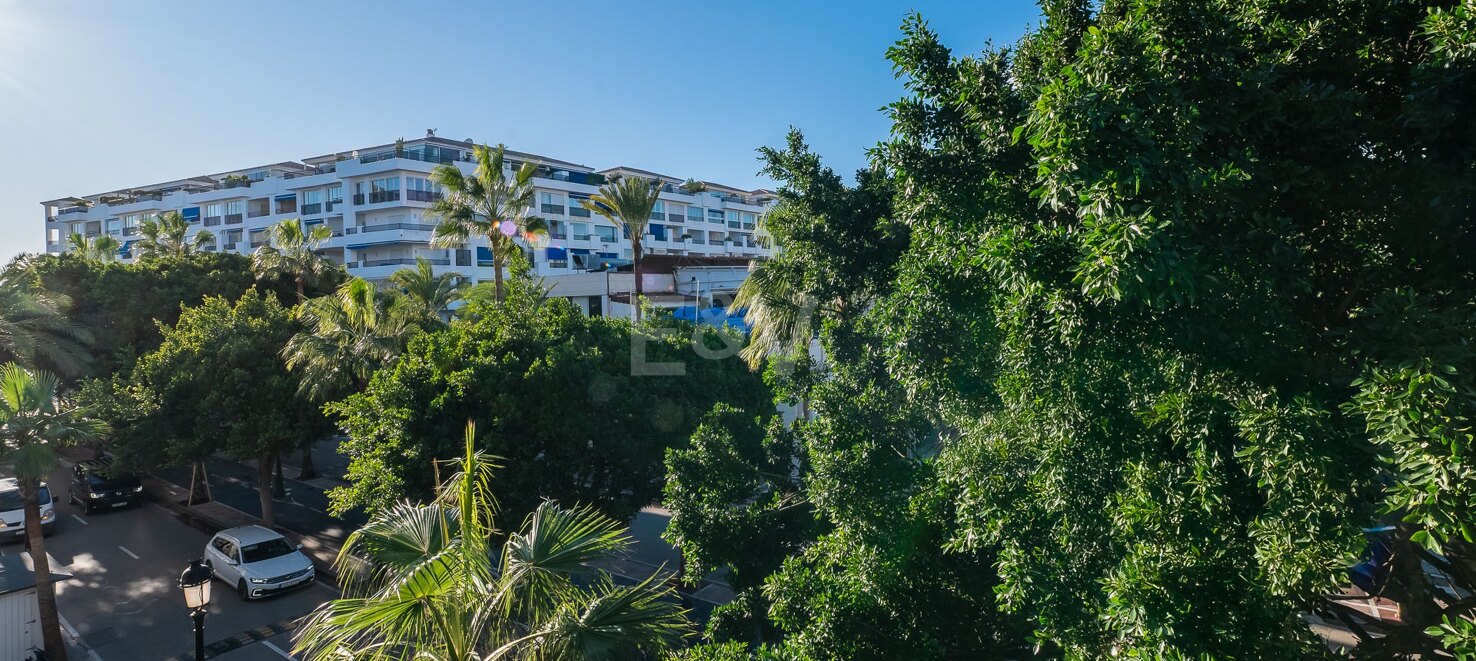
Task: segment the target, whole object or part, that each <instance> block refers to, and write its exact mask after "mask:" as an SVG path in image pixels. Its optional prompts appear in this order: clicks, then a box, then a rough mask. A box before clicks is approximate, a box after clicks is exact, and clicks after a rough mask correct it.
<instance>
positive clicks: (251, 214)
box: [246, 209, 272, 218]
mask: <svg viewBox="0 0 1476 661" xmlns="http://www.w3.org/2000/svg"><path fill="white" fill-rule="evenodd" d="M270 215H272V212H271V210H270V209H252V210H250V211H247V212H246V217H247V218H260V217H262V216H270Z"/></svg>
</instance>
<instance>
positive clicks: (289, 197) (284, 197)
mask: <svg viewBox="0 0 1476 661" xmlns="http://www.w3.org/2000/svg"><path fill="white" fill-rule="evenodd" d="M273 199H275V200H277V201H278V202H281V201H283V200H295V199H297V193H292V194H290V195H278V196H277V197H275V198H273Z"/></svg>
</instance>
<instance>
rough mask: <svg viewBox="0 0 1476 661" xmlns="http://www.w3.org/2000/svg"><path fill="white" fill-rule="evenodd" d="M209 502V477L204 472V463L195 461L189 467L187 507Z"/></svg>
mask: <svg viewBox="0 0 1476 661" xmlns="http://www.w3.org/2000/svg"><path fill="white" fill-rule="evenodd" d="M208 502H210V476H209V475H208V474H207V473H206V472H205V462H203V461H197V462H195V463H194V465H192V466H190V499H189V501H188V502H187V503H186V504H187V505H199V504H200V503H208Z"/></svg>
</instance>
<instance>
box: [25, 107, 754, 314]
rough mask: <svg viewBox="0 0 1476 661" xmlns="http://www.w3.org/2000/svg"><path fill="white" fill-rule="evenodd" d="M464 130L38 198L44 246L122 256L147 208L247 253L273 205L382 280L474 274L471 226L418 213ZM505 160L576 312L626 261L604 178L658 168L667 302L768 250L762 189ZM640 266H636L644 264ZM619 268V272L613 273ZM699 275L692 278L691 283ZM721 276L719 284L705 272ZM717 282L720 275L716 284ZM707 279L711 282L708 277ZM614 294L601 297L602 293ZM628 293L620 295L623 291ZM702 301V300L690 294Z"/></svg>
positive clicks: (597, 302) (654, 225) (484, 273)
mask: <svg viewBox="0 0 1476 661" xmlns="http://www.w3.org/2000/svg"><path fill="white" fill-rule="evenodd" d="M472 148H473V143H472V141H470V140H467V141H456V140H448V139H444V138H439V137H435V136H433V135H428V136H427V137H425V138H420V139H416V140H404V141H397V142H395V143H391V144H386V145H379V146H375V147H369V148H365V149H356V150H350V151H345V152H339V153H334V154H325V155H322V156H315V157H312V158H305V159H302V160H301V161H284V162H281V163H274V164H270V165H263V166H259V167H254V168H245V169H240V170H232V171H229V172H221V173H218V174H212V175H203V176H198V177H191V178H188V179H179V180H175V181H167V182H164V183H160V184H153V185H149V186H139V187H135V188H126V189H121V190H116V191H112V192H108V193H99V194H95V195H87V196H83V197H67V198H61V199H56V200H49V201H46V202H42V203H41V204H42V206H43V207H44V208H45V213H46V249H47V251H48V252H53V253H59V252H65V251H67V250H68V249H69V248H70V246H69V243H68V240H67V239H68V237H69V236H70V235H71V234H72V233H74V232H75V233H78V234H82V235H84V236H88V237H94V236H100V235H103V234H107V235H110V236H113V237H115V238H117V239H118V240H119V241H120V242H121V243H122V244H123V248H122V249H121V250H120V251H119V255H120V257H121V258H123V259H125V260H127V259H131V258H132V257H133V254H132V251H131V248H132V245H133V242H134V241H135V240H136V239H137V235H138V228H139V224H140V223H141V222H142V221H143V220H145V219H147V218H149V217H150V216H153V215H156V214H160V213H164V212H167V211H178V212H179V213H180V214H181V215H182V216H184V218H185V219H186V220H188V221H189V222H190V224H191V227H192V228H193V229H192V232H193V231H199V230H201V229H204V230H209V231H210V232H211V233H213V234H214V235H215V243H214V245H211V246H208V247H207V248H206V249H207V250H212V251H214V250H219V251H229V252H238V253H243V254H249V253H250V252H252V251H253V250H255V249H256V248H258V247H260V246H262V245H264V244H265V243H266V240H267V239H266V230H267V228H268V227H270V226H271V225H273V224H275V223H277V222H279V221H281V220H283V219H287V218H300V219H301V220H302V222H303V223H305V224H307V225H316V224H325V225H327V226H328V227H329V228H331V229H332V231H333V238H332V240H330V241H329V242H328V243H327V244H326V245H325V246H324V248H323V250H322V252H323V254H324V255H326V256H327V257H329V258H331V259H333V260H334V261H336V262H339V263H341V264H343V265H344V266H345V267H346V268H347V270H348V272H349V273H350V274H351V275H355V276H359V277H362V278H365V279H368V280H374V281H382V280H384V279H385V278H387V277H388V276H389V275H390V274H391V273H394V272H395V271H396V270H399V269H401V268H405V267H407V266H414V264H415V259H416V258H417V257H423V258H426V259H428V260H430V262H431V264H433V265H434V266H435V269H436V271H437V272H456V273H459V274H461V275H462V276H464V277H466V278H467V279H469V280H471V281H473V282H476V281H481V280H490V279H491V278H492V277H493V276H492V268H491V265H492V256H491V253H490V251H489V250H488V249H487V247H486V241H485V239H482V238H476V239H473V240H472V241H471V242H470V243H469V244H468V245H466V246H463V247H461V248H433V247H431V245H430V238H431V231H432V229H433V228H434V227H435V224H436V222H437V220H438V219H437V218H435V217H434V216H433V215H431V214H430V213H429V208H430V206H431V204H432V203H433V202H434V201H435V200H436V199H438V198H439V197H440V196H441V191H440V187H439V186H437V185H436V184H435V183H433V182H431V181H430V177H429V175H430V172H431V170H432V169H434V168H435V167H436V166H437V165H439V164H441V163H454V164H456V165H457V167H459V168H461V169H462V170H463V171H465V172H468V173H470V172H471V171H472V170H474V169H475V168H476V164H475V163H474V162H473V161H472V160H471V158H472V157H471V151H472ZM506 161H507V166H508V167H509V168H516V167H518V166H520V165H521V164H522V163H524V162H533V163H535V164H537V166H538V174H537V176H536V178H535V180H534V182H535V187H536V194H535V200H536V202H535V208H533V209H531V213H532V214H534V215H538V216H541V217H543V218H545V219H546V220H547V221H548V223H549V228H550V231H549V234H550V236H549V241H548V242H547V244H546V245H542V246H526V253H527V255H528V256H529V258H530V261H531V262H532V263H533V265H534V269H535V272H536V274H537V275H538V276H540V277H542V278H544V283H545V285H547V286H550V287H551V288H552V292H551V295H554V296H562V297H567V298H570V299H571V300H574V301H575V302H576V303H577V304H579V305H580V307H581V308H583V309H584V310H585V311H586V312H590V313H594V314H620V313H622V310H621V309H620V308H622V307H623V306H624V305H623V302H622V300H621V299H622V298H623V297H622V296H621V294H622V293H623V292H628V291H629V289H630V288H631V286H632V285H633V281H632V280H631V276H630V273H629V272H628V267H627V269H626V271H627V272H625V273H624V274H623V275H622V274H620V273H618V271H619V270H620V269H619V265H621V264H628V261H629V259H630V257H631V253H630V242H629V240H627V239H626V238H625V236H624V235H623V232H622V231H621V230H620V228H618V227H616V226H615V225H613V224H611V223H610V222H609V221H608V220H606V219H605V218H603V217H601V216H599V215H598V214H592V213H590V212H589V211H588V210H587V209H585V208H584V207H582V206H581V205H580V200H582V199H588V198H589V196H590V195H591V194H593V193H595V192H596V191H597V190H598V188H599V186H600V185H601V184H602V183H604V182H605V180H606V179H607V178H611V177H618V176H639V177H645V178H648V179H656V180H659V181H660V182H661V184H662V192H661V196H660V197H661V201H660V202H659V203H658V206H657V207H656V209H655V210H654V211H653V212H652V214H651V220H650V224H649V225H648V228H647V230H646V235H645V237H644V241H643V246H644V248H645V253H646V254H647V255H660V256H670V257H671V259H665V260H663V261H662V262H661V263H662V264H665V265H666V266H667V268H665V269H664V271H665V272H664V273H652V274H649V275H647V274H643V277H642V285H643V289H645V290H646V291H647V292H650V293H653V294H655V295H657V296H655V298H658V299H662V298H663V297H662V296H659V295H660V294H667V295H668V296H666V297H665V298H664V299H663V300H667V303H666V304H672V303H673V302H675V301H677V300H679V299H680V298H682V297H688V298H698V297H700V298H703V299H706V300H711V299H712V298H713V295H714V294H719V293H722V292H723V291H730V290H731V288H735V287H736V285H735V284H732V283H733V282H734V281H735V279H736V281H737V282H741V280H742V277H741V274H742V273H745V272H746V271H747V265H748V263H749V262H750V261H751V260H754V259H763V258H765V257H767V256H768V255H770V254H771V249H772V246H771V244H770V242H769V239H768V237H767V236H766V235H765V234H764V233H763V231H762V230H761V229H759V222H758V221H759V218H760V217H761V216H763V214H764V212H765V211H766V210H767V209H768V208H769V207H770V206H772V204H773V202H774V194H773V192H772V191H768V190H762V189H761V190H753V191H745V190H741V189H737V188H732V187H729V186H723V185H720V184H715V183H711V182H703V184H704V185H705V187H706V190H701V191H691V192H688V191H686V190H684V189H683V188H682V182H683V181H684V180H683V179H681V178H677V177H671V176H667V175H662V174H658V173H654V172H648V171H645V170H638V169H635V168H630V167H623V166H621V167H614V168H608V169H605V170H594V169H592V168H590V167H587V166H584V165H579V164H576V163H572V162H568V161H562V160H558V159H553V158H546V157H543V156H538V155H534V154H528V153H523V152H515V151H512V150H508V151H507V154H506ZM644 270H645V269H643V271H644ZM622 278H623V280H622ZM704 283H705V287H704ZM719 283H725V284H721V285H720V284H719ZM730 286H731V287H730ZM718 287H723V288H724V289H723V290H719V289H718ZM612 294H613V295H614V298H613V299H612V297H611V295H612ZM624 298H628V297H624ZM704 302H706V301H704Z"/></svg>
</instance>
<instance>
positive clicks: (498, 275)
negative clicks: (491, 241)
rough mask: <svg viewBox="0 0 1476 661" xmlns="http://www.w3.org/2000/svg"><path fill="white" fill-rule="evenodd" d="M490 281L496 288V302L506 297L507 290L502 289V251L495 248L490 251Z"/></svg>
mask: <svg viewBox="0 0 1476 661" xmlns="http://www.w3.org/2000/svg"><path fill="white" fill-rule="evenodd" d="M492 282H493V286H494V287H495V288H496V290H497V302H498V303H501V302H502V300H503V299H505V298H507V290H505V289H503V284H502V252H501V251H499V250H496V249H493V252H492Z"/></svg>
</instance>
